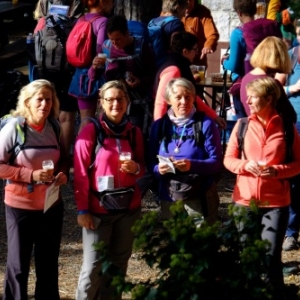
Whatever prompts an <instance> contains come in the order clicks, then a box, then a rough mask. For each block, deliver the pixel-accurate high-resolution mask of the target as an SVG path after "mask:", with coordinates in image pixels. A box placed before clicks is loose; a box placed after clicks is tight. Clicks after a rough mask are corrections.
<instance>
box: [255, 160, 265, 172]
mask: <svg viewBox="0 0 300 300" xmlns="http://www.w3.org/2000/svg"><path fill="white" fill-rule="evenodd" d="M257 165H258V166H259V168H260V170H261V171H263V170H264V169H265V168H266V167H267V161H266V160H265V159H261V160H258V161H257Z"/></svg>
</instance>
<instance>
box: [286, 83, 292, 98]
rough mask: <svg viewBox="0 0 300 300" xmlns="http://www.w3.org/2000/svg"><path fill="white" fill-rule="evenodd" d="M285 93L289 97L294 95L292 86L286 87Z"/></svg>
mask: <svg viewBox="0 0 300 300" xmlns="http://www.w3.org/2000/svg"><path fill="white" fill-rule="evenodd" d="M285 93H286V95H287V96H291V94H292V93H291V92H290V86H289V85H287V86H286V87H285Z"/></svg>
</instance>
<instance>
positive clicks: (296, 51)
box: [286, 46, 300, 85]
mask: <svg viewBox="0 0 300 300" xmlns="http://www.w3.org/2000/svg"><path fill="white" fill-rule="evenodd" d="M299 51H300V46H296V47H294V48H293V49H292V55H291V62H292V64H291V67H292V70H291V73H289V74H288V75H287V77H286V85H289V81H290V77H291V74H293V73H294V69H295V67H296V64H297V61H298V56H299Z"/></svg>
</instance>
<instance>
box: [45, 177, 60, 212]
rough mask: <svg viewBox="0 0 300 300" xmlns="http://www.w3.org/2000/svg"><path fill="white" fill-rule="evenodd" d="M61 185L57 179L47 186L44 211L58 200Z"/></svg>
mask: <svg viewBox="0 0 300 300" xmlns="http://www.w3.org/2000/svg"><path fill="white" fill-rule="evenodd" d="M58 196H59V185H57V186H56V185H55V181H54V182H53V183H52V184H51V185H50V186H49V187H48V188H47V190H46V196H45V205H44V213H45V212H46V211H47V210H48V209H49V208H50V207H51V206H52V205H53V204H54V203H55V202H56V201H57V200H58Z"/></svg>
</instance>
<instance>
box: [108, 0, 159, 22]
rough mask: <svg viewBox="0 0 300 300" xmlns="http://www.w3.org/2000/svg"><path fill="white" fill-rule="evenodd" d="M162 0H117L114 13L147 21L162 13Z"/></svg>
mask: <svg viewBox="0 0 300 300" xmlns="http://www.w3.org/2000/svg"><path fill="white" fill-rule="evenodd" d="M161 5H162V0H115V9H114V13H115V14H116V15H123V16H125V17H126V19H127V20H135V21H141V22H144V23H147V24H148V22H149V21H150V20H151V19H153V18H155V17H158V16H159V15H160V12H161Z"/></svg>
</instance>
